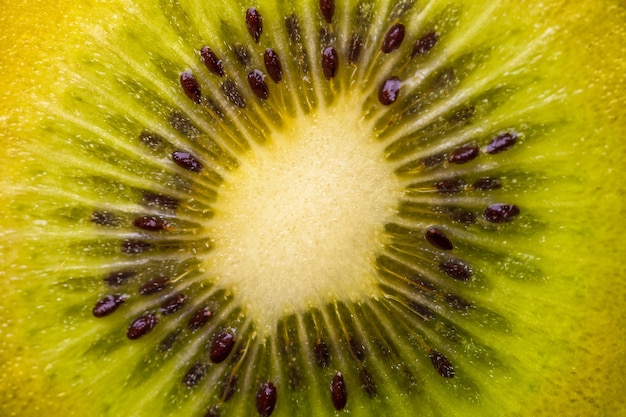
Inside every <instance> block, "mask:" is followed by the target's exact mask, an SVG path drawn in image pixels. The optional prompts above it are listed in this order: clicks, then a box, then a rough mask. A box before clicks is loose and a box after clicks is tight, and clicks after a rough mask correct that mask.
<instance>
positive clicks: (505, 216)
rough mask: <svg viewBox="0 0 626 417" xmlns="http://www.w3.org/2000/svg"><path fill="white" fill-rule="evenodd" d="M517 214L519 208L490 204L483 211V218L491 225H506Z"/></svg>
mask: <svg viewBox="0 0 626 417" xmlns="http://www.w3.org/2000/svg"><path fill="white" fill-rule="evenodd" d="M518 214H519V208H518V207H517V206H515V205H513V204H501V203H498V204H492V205H490V206H489V207H487V208H486V209H485V211H484V212H483V217H484V218H485V220H487V221H489V222H491V223H506V222H510V221H511V220H513V219H514V218H515V217H517V215H518Z"/></svg>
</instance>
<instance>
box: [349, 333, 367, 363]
mask: <svg viewBox="0 0 626 417" xmlns="http://www.w3.org/2000/svg"><path fill="white" fill-rule="evenodd" d="M348 345H349V346H350V351H351V352H352V354H353V355H354V357H355V358H356V359H357V360H359V361H361V362H362V361H363V359H365V346H363V345H362V344H361V342H359V341H358V340H357V339H356V338H354V337H353V336H349V337H348Z"/></svg>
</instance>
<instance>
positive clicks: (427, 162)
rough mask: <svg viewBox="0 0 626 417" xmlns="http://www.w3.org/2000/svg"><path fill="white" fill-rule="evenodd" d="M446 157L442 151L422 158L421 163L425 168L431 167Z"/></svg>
mask: <svg viewBox="0 0 626 417" xmlns="http://www.w3.org/2000/svg"><path fill="white" fill-rule="evenodd" d="M445 159H446V156H445V155H444V154H442V153H439V154H436V155H431V156H429V157H427V158H425V159H424V161H423V164H424V167H426V168H432V167H434V166H437V165H439V164H441V163H442V162H443V161H444V160H445Z"/></svg>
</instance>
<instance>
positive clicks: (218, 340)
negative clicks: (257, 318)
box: [210, 332, 235, 363]
mask: <svg viewBox="0 0 626 417" xmlns="http://www.w3.org/2000/svg"><path fill="white" fill-rule="evenodd" d="M234 346H235V336H234V335H233V334H232V333H230V332H222V333H220V334H219V335H217V336H216V337H215V338H214V339H213V342H211V349H210V358H211V362H213V363H220V362H223V361H224V360H225V359H226V358H227V357H228V355H229V354H230V352H231V351H232V350H233V347H234Z"/></svg>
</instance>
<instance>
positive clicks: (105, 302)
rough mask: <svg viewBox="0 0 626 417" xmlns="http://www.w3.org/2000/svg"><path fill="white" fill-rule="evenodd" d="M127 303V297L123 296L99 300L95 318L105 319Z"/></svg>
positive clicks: (94, 308)
mask: <svg viewBox="0 0 626 417" xmlns="http://www.w3.org/2000/svg"><path fill="white" fill-rule="evenodd" d="M124 301H126V296H124V295H122V294H112V295H107V296H104V297H103V298H101V299H100V300H98V302H97V303H96V305H95V306H94V307H93V311H92V312H93V315H94V316H95V317H104V316H108V315H109V314H111V313H113V312H114V311H115V310H117V309H118V307H119V306H121V305H122V304H123V303H124Z"/></svg>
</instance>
